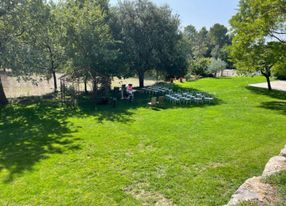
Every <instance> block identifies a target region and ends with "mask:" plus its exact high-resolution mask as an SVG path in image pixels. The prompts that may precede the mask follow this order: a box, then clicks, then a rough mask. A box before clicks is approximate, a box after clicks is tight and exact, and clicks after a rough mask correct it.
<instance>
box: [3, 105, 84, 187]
mask: <svg viewBox="0 0 286 206" xmlns="http://www.w3.org/2000/svg"><path fill="white" fill-rule="evenodd" d="M70 114H71V113H70V112H67V111H64V110H61V109H60V108H59V107H57V106H55V105H53V104H51V102H38V103H30V104H17V105H10V106H7V107H5V108H1V109H0V172H7V171H8V174H7V176H6V177H5V178H4V180H3V181H4V182H6V183H9V182H11V181H13V179H14V177H15V175H18V174H21V173H23V172H25V171H27V170H32V169H33V166H34V164H35V163H37V162H39V161H41V160H43V159H46V158H48V157H49V155H51V154H62V153H65V152H66V151H68V150H78V149H80V147H79V145H78V144H77V139H75V138H73V137H72V136H71V135H72V133H73V132H76V129H73V130H72V129H70V128H71V127H72V125H70V123H68V122H67V121H66V118H67V117H68V116H70ZM5 170H6V171H5Z"/></svg>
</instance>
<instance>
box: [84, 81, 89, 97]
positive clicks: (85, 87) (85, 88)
mask: <svg viewBox="0 0 286 206" xmlns="http://www.w3.org/2000/svg"><path fill="white" fill-rule="evenodd" d="M84 92H85V93H86V94H87V93H88V91H87V78H84Z"/></svg>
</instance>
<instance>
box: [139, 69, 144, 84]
mask: <svg viewBox="0 0 286 206" xmlns="http://www.w3.org/2000/svg"><path fill="white" fill-rule="evenodd" d="M139 87H140V88H143V87H144V72H139Z"/></svg>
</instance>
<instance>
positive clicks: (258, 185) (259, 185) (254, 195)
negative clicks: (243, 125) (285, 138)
mask: <svg viewBox="0 0 286 206" xmlns="http://www.w3.org/2000/svg"><path fill="white" fill-rule="evenodd" d="M282 171H286V145H285V147H284V149H282V150H281V153H280V155H279V156H275V157H272V158H271V159H270V160H269V161H268V163H267V164H266V166H265V169H264V171H263V173H262V175H261V176H259V177H253V178H250V179H248V180H246V181H245V182H244V183H243V184H242V185H241V186H240V187H239V188H238V190H237V191H236V192H235V193H234V194H233V195H232V197H231V200H230V201H229V203H228V204H227V206H238V205H240V204H241V203H242V202H253V203H255V204H256V205H259V206H266V205H275V202H276V201H277V195H276V190H275V188H273V187H272V186H271V185H270V184H267V183H265V181H264V180H265V179H266V178H267V177H269V176H272V175H275V174H278V173H280V172H282Z"/></svg>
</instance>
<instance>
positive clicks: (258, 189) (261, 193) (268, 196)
mask: <svg viewBox="0 0 286 206" xmlns="http://www.w3.org/2000/svg"><path fill="white" fill-rule="evenodd" d="M275 194H276V192H275V189H274V188H273V187H272V186H271V185H269V184H266V183H264V182H263V181H262V177H253V178H250V179H248V180H246V181H245V183H244V184H242V185H241V186H240V187H239V188H238V190H237V191H236V192H235V193H234V194H233V195H232V197H231V200H230V201H229V203H228V204H227V206H235V205H237V206H238V205H240V204H241V203H243V202H249V201H250V202H253V203H256V204H257V205H259V206H266V205H269V204H270V203H273V202H275V197H276V195H275Z"/></svg>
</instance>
